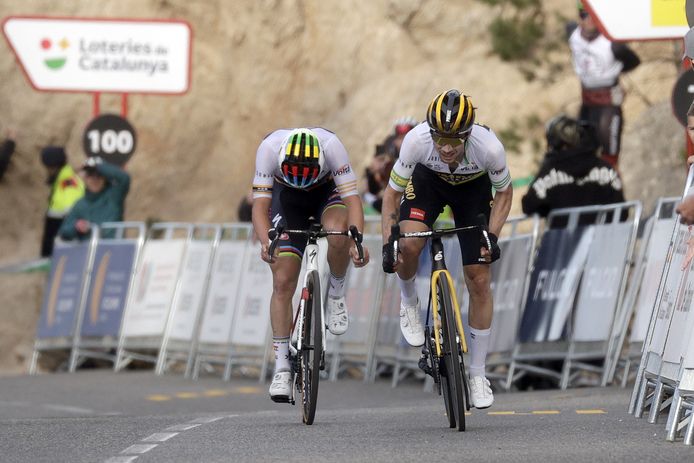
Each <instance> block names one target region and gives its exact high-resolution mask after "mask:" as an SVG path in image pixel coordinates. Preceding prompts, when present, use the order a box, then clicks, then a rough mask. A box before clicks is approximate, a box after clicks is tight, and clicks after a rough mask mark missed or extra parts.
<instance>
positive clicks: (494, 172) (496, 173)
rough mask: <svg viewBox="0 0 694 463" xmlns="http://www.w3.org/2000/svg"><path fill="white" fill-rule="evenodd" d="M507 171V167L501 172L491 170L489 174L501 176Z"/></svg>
mask: <svg viewBox="0 0 694 463" xmlns="http://www.w3.org/2000/svg"><path fill="white" fill-rule="evenodd" d="M504 171H506V166H504V167H502V168H501V170H490V171H489V173H490V174H492V175H501V174H503V173H504Z"/></svg>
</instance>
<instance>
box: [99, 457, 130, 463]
mask: <svg viewBox="0 0 694 463" xmlns="http://www.w3.org/2000/svg"><path fill="white" fill-rule="evenodd" d="M135 458H137V456H133V457H111V458H109V459H108V460H106V461H105V462H104V463H130V462H132V461H135Z"/></svg>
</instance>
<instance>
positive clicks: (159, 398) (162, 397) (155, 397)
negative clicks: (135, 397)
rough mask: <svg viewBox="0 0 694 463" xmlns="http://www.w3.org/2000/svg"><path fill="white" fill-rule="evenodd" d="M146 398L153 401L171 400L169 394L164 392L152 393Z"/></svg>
mask: <svg viewBox="0 0 694 463" xmlns="http://www.w3.org/2000/svg"><path fill="white" fill-rule="evenodd" d="M147 400H153V401H154V402H164V401H165V400H171V396H169V395H164V394H152V395H148V396H147Z"/></svg>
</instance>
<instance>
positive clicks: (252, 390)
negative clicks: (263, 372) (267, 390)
mask: <svg viewBox="0 0 694 463" xmlns="http://www.w3.org/2000/svg"><path fill="white" fill-rule="evenodd" d="M233 392H238V393H239V394H257V393H258V392H260V388H259V387H255V386H242V387H237V388H234V390H233Z"/></svg>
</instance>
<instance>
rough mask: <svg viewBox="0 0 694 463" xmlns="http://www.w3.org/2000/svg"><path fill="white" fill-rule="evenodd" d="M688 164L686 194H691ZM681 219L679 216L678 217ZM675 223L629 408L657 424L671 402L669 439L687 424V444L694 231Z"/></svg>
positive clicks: (692, 437) (692, 400)
mask: <svg viewBox="0 0 694 463" xmlns="http://www.w3.org/2000/svg"><path fill="white" fill-rule="evenodd" d="M693 183H694V169H692V168H690V170H689V176H688V178H687V182H686V184H685V189H684V193H683V198H684V197H686V196H687V195H689V194H691V193H692V191H693V190H692V185H693ZM678 218H679V217H678ZM678 222H679V221H677V222H676V223H675V226H674V229H673V231H672V234H671V238H670V242H669V247H668V250H667V256H666V258H665V265H664V269H663V272H662V275H661V278H660V284H659V286H658V293H657V296H656V299H655V304H654V306H653V311H652V313H651V319H650V323H649V327H648V331H647V333H646V337H645V340H644V348H643V353H642V356H641V363H640V365H639V370H638V373H637V377H636V382H635V384H634V390H633V392H632V397H631V402H630V404H629V413H633V414H634V416H635V417H637V418H640V417H641V416H643V414H644V413H645V412H646V410H648V422H649V423H656V422H657V421H658V417H659V415H660V413H661V412H663V411H664V410H665V409H666V408H667V407H668V406H669V407H670V411H669V414H668V420H667V424H666V436H667V437H666V438H667V440H669V441H674V440H675V439H676V438H677V436H678V435H679V433H680V432H681V431H682V430H684V429H685V428H686V432H685V435H684V443H685V444H687V445H692V444H693V443H694V424H693V422H694V420H692V410H693V405H694V341H693V339H694V336H692V332H693V331H694V315H691V313H692V311H691V305H692V299H693V298H694V273H692V269H694V261H693V259H692V257H693V256H694V253H693V252H692V249H693V246H694V245H693V244H692V243H694V234H693V233H692V230H691V227H688V226H686V225H682V224H679V223H678Z"/></svg>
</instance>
